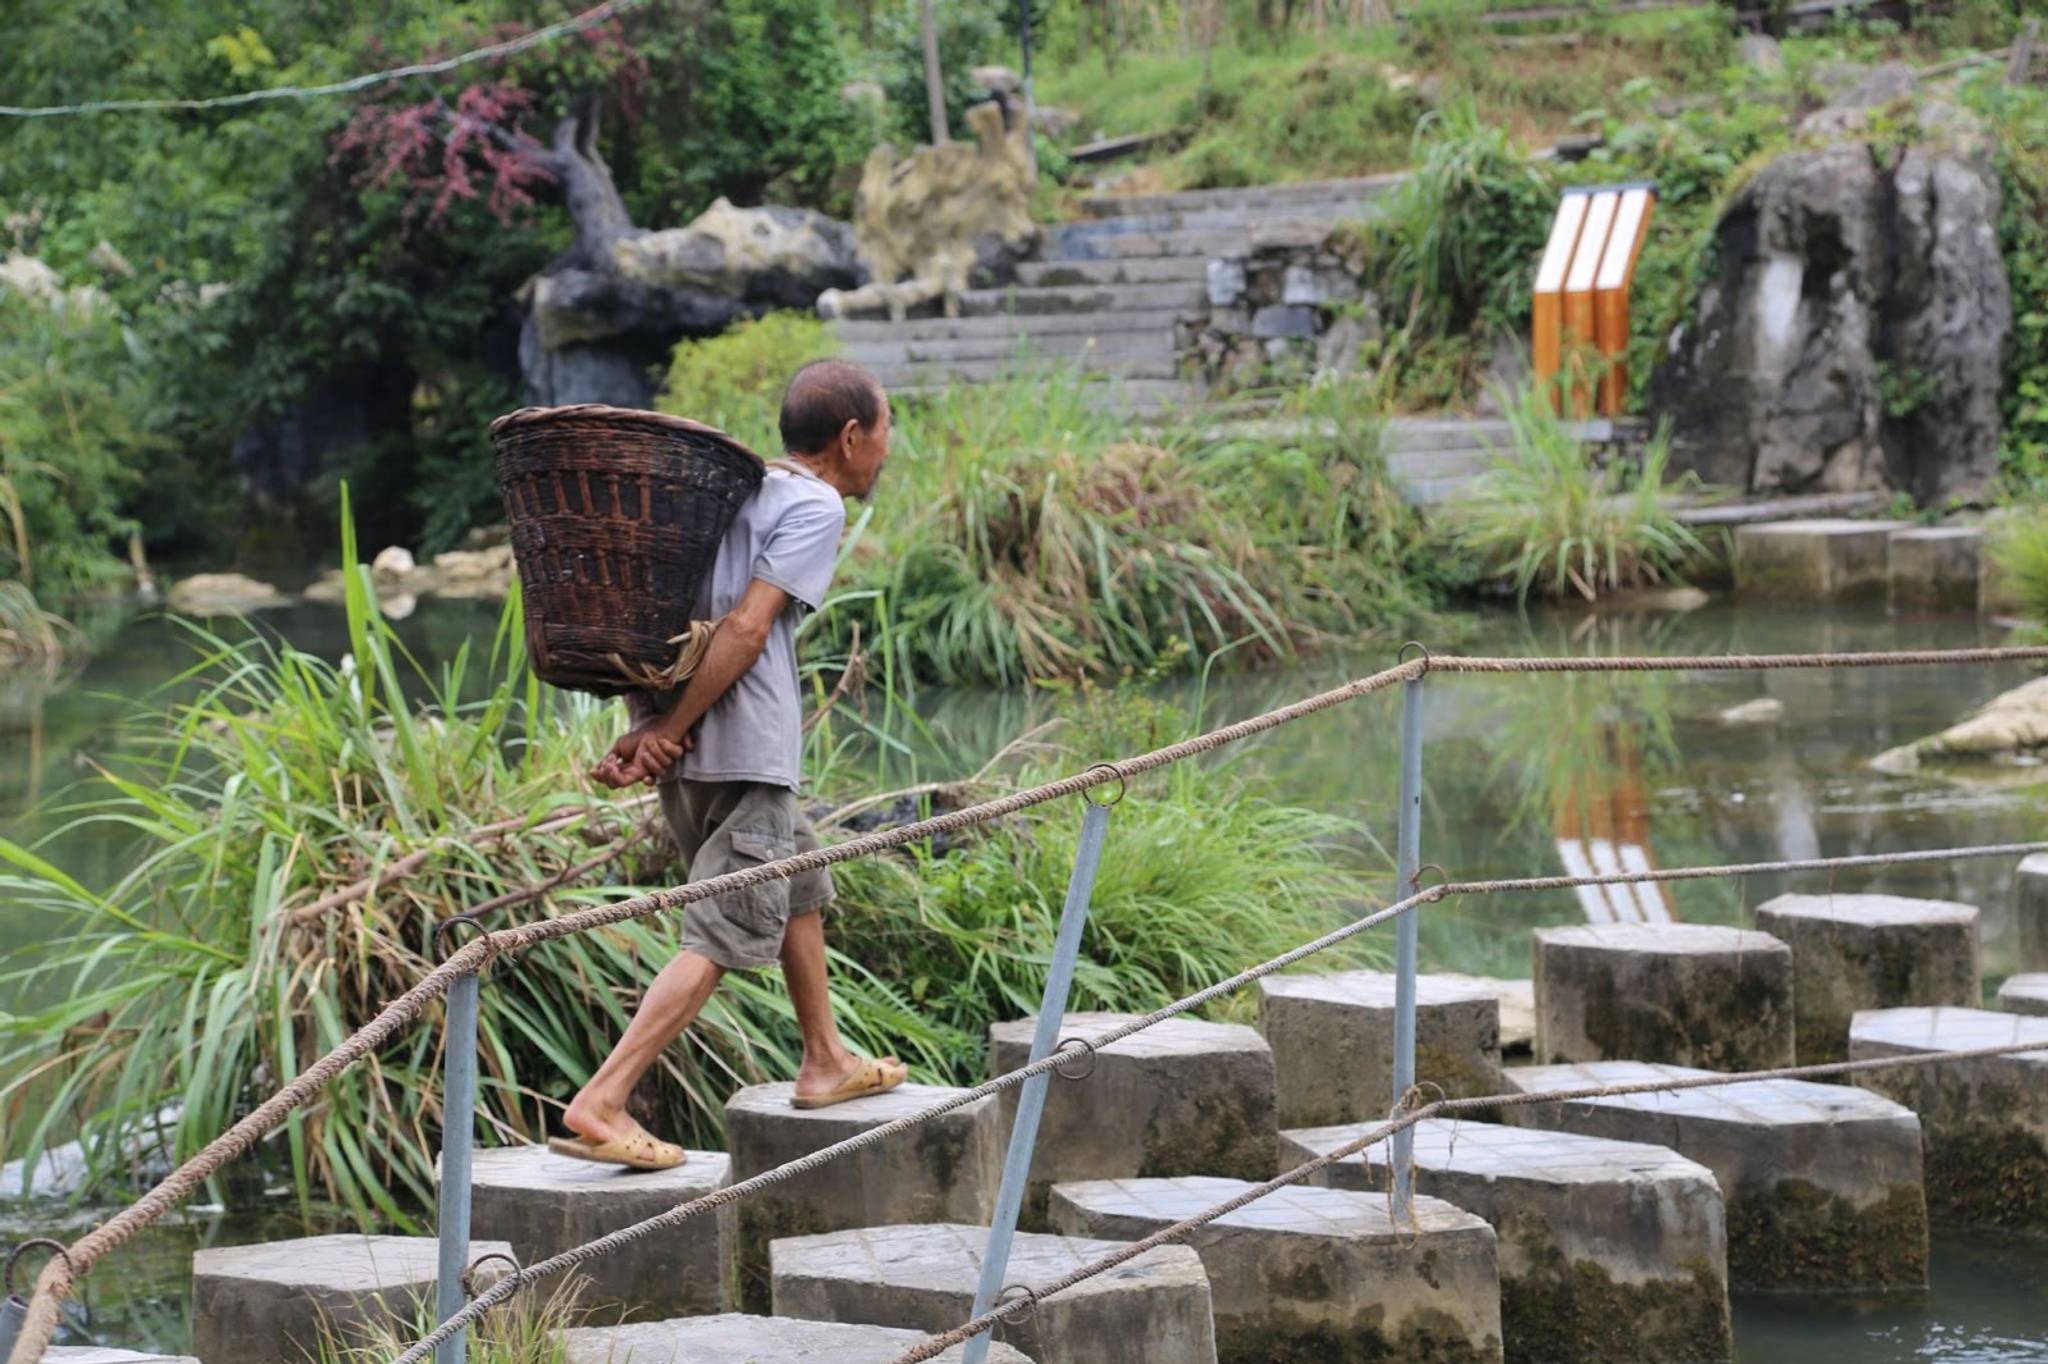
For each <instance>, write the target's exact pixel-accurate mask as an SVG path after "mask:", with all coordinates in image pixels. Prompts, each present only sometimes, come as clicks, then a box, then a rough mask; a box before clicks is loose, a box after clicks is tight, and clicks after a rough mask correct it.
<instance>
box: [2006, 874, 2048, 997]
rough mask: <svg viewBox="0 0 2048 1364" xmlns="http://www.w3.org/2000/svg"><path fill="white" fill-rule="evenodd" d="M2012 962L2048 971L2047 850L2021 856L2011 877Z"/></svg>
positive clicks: (2029, 968)
mask: <svg viewBox="0 0 2048 1364" xmlns="http://www.w3.org/2000/svg"><path fill="white" fill-rule="evenodd" d="M2012 918H2013V925H2012V928H2013V931H2012V938H2013V965H2014V966H2015V967H2016V968H2017V969H2019V970H2021V971H2048V853H2032V854H2030V855H2028V856H2026V857H2023V858H2021V859H2020V863H2019V866H2018V867H2017V868H2016V869H2015V870H2014V872H2013V878H2012Z"/></svg>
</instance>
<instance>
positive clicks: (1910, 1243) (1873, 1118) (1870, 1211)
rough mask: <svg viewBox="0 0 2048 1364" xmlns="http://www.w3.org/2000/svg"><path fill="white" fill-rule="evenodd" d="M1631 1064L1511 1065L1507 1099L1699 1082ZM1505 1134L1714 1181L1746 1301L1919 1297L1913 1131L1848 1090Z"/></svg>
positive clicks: (1889, 1106)
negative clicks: (1565, 1142) (1616, 1144)
mask: <svg viewBox="0 0 2048 1364" xmlns="http://www.w3.org/2000/svg"><path fill="white" fill-rule="evenodd" d="M1711 1073H1712V1072H1710V1071H1703V1070H1692V1069H1688V1068H1686V1067H1684V1066H1672V1065H1653V1064H1650V1063H1648V1062H1643V1061H1600V1062H1590V1063H1583V1064H1579V1065H1569V1066H1511V1067H1509V1068H1508V1069H1507V1070H1506V1071H1504V1072H1503V1073H1502V1076H1501V1079H1502V1082H1503V1084H1504V1086H1505V1088H1506V1089H1507V1090H1508V1091H1509V1092H1513V1093H1523V1094H1536V1093H1543V1092H1546V1091H1554V1090H1560V1089H1580V1088H1584V1087H1587V1086H1593V1085H1624V1084H1640V1083H1642V1082H1644V1081H1650V1080H1658V1079H1687V1078H1691V1077H1694V1076H1700V1075H1707V1074H1711ZM1501 1113H1502V1114H1503V1116H1505V1117H1506V1118H1507V1119H1508V1121H1509V1122H1511V1123H1513V1124H1514V1125H1516V1126H1518V1127H1538V1128H1543V1129H1545V1130H1548V1131H1554V1132H1573V1133H1577V1134H1579V1135H1581V1136H1589V1137H1608V1138H1611V1139H1612V1140H1615V1141H1637V1142H1646V1143H1648V1144H1650V1145H1653V1146H1666V1147H1669V1148H1670V1149H1672V1150H1674V1151H1676V1152H1678V1154H1680V1155H1682V1156H1685V1157H1686V1158H1687V1159H1689V1160H1693V1161H1697V1162H1698V1163H1699V1164H1701V1165H1704V1166H1706V1167H1707V1168H1708V1169H1709V1170H1712V1171H1713V1172H1714V1179H1715V1182H1717V1183H1718V1184H1719V1185H1720V1186H1721V1198H1722V1203H1723V1206H1724V1207H1725V1208H1726V1211H1727V1218H1728V1282H1729V1285H1730V1287H1733V1288H1737V1289H1748V1290H1751V1291H1754V1292H1760V1293H1770V1292H1778V1291H1786V1292H1823V1293H1824V1292H1836V1291H1840V1292H1886V1291H1893V1290H1914V1291H1917V1290H1920V1289H1923V1288H1925V1287H1926V1286H1927V1203H1926V1198H1925V1196H1924V1194H1923V1192H1922V1189H1921V1186H1920V1178H1921V1168H1920V1120H1919V1119H1918V1118H1916V1117H1914V1116H1913V1113H1912V1111H1911V1110H1910V1109H1907V1108H1905V1107H1902V1106H1901V1105H1899V1104H1895V1103H1892V1102H1890V1101H1888V1100H1886V1099H1884V1098H1881V1097H1880V1096H1878V1095H1876V1094H1872V1093H1870V1092H1869V1091H1867V1090H1859V1089H1856V1088H1854V1087H1853V1086H1850V1085H1824V1084H1815V1083H1813V1082H1811V1081H1807V1080H1745V1081H1741V1082H1738V1083H1736V1084H1731V1085H1721V1086H1717V1087H1715V1088H1712V1089H1686V1090H1676V1091H1665V1092H1661V1093H1652V1094H1622V1095H1611V1096H1608V1097H1606V1098H1599V1099H1574V1100H1568V1101H1565V1102H1560V1103H1543V1104H1520V1105H1511V1106H1508V1107H1504V1108H1503V1109H1502V1110H1501Z"/></svg>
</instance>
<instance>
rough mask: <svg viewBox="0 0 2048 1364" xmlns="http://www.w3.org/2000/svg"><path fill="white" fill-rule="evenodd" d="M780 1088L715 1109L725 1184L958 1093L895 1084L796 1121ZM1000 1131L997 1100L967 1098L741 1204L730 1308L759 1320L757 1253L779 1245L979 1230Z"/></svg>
mask: <svg viewBox="0 0 2048 1364" xmlns="http://www.w3.org/2000/svg"><path fill="white" fill-rule="evenodd" d="M791 1088H792V1086H790V1085H788V1084H774V1085H755V1086H753V1087H752V1088H750V1089H743V1090H741V1091H740V1092H739V1093H737V1094H735V1095H733V1096H732V1098H730V1099H728V1100H727V1101H726V1105H725V1136H726V1145H727V1146H728V1147H730V1148H731V1151H732V1178H733V1181H734V1182H735V1183H737V1182H739V1181H740V1180H744V1179H751V1178H753V1177H754V1176H755V1175H758V1174H760V1173H762V1172H763V1171H765V1170H772V1169H774V1168H775V1167H776V1166H778V1165H785V1164H787V1163H789V1162H790V1161H792V1160H796V1159H798V1158H799V1157H802V1156H807V1155H809V1154H810V1153H811V1152H813V1151H816V1150H819V1149H821V1148H823V1147H826V1146H831V1145H833V1144H834V1143H835V1142H840V1141H844V1140H846V1139H847V1138H849V1137H854V1136H858V1135H859V1134H860V1133H862V1132H866V1131H868V1130H870V1129H872V1128H876V1127H881V1126H883V1125H884V1124H886V1123H890V1122H894V1121H895V1120H896V1119H898V1118H904V1117H909V1116H910V1115H912V1114H914V1113H918V1112H921V1111H923V1110H924V1109H927V1108H930V1107H932V1106H933V1105H934V1104H937V1103H940V1102H942V1101H944V1100H946V1099H949V1098H952V1097H953V1096H955V1095H957V1094H958V1093H959V1092H960V1091H959V1090H957V1089H943V1088H939V1087H937V1086H933V1085H917V1084H906V1085H899V1086H897V1087H896V1088H895V1089H892V1090H890V1091H889V1092H888V1093H887V1094H877V1095H873V1096H871V1097H869V1098H865V1099H855V1100H854V1101H853V1102H851V1103H843V1104H838V1105H835V1106H833V1107H831V1108H819V1109H811V1110H808V1111H807V1110H804V1109H798V1108H791V1107H790V1105H789V1097H790V1091H791ZM1002 1128H1003V1124H1002V1117H1001V1114H1000V1113H999V1112H998V1111H997V1108H996V1101H995V1100H994V1099H993V1098H987V1099H977V1100H975V1101H974V1102H973V1103H971V1104H968V1105H966V1106H965V1107H962V1108H956V1109H954V1110H953V1111H951V1112H949V1113H946V1114H943V1115H941V1116H939V1117H937V1118H933V1119H931V1120H930V1121H928V1122H923V1123H919V1124H918V1125H917V1126H915V1127H913V1128H910V1129H909V1130H907V1131H905V1132H901V1133H898V1134H897V1135H896V1136H894V1137H891V1138H890V1139H888V1140H886V1141H882V1142H878V1143H876V1144H875V1145H873V1146H867V1147H863V1148H862V1149H861V1150H858V1151H855V1152H853V1153H852V1154H851V1155H847V1156H842V1157H840V1158H839V1159H837V1160H834V1161H829V1162H827V1163H826V1164H825V1165H823V1166H821V1167H820V1168H818V1169H816V1170H812V1171H809V1172H808V1173H806V1174H801V1175H798V1176H796V1177H795V1178H794V1179H788V1180H784V1181H783V1182H781V1183H779V1184H773V1185H770V1186H769V1187H768V1188H766V1189H763V1190H761V1191H760V1192H759V1193H757V1194H754V1195H752V1196H751V1197H748V1198H743V1199H741V1200H740V1201H739V1204H738V1207H739V1218H738V1226H737V1239H736V1241H735V1244H734V1259H735V1262H736V1264H737V1276H738V1277H737V1283H738V1294H737V1299H738V1302H739V1304H740V1305H741V1306H742V1307H743V1308H744V1309H746V1310H749V1311H756V1312H765V1311H767V1310H768V1302H769V1286H768V1243H769V1242H770V1241H772V1240H774V1239H775V1238H776V1237H778V1236H802V1235H806V1234H808V1233H811V1232H825V1231H840V1230H843V1229H845V1228H848V1227H880V1226H888V1225H891V1224H893V1223H899V1222H982V1223H986V1222H987V1221H988V1219H989V1216H990V1214H991V1213H993V1212H994V1210H995V1193H996V1185H997V1183H998V1181H999V1180H1000V1178H1001V1173H1002V1159H1003V1130H1002Z"/></svg>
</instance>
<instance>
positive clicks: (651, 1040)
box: [562, 938, 824, 1143]
mask: <svg viewBox="0 0 2048 1364" xmlns="http://www.w3.org/2000/svg"><path fill="white" fill-rule="evenodd" d="M819 941H820V949H819V965H820V967H821V969H822V967H823V958H824V953H823V946H822V944H823V939H822V938H821V939H820V940H819ZM724 975H725V968H724V967H723V966H720V965H719V964H718V963H717V962H715V961H713V960H711V958H709V957H707V956H705V955H704V954H703V953H701V952H691V951H683V952H678V953H677V954H676V956H675V958H674V960H672V961H670V962H669V964H668V965H667V966H664V967H662V968H661V974H660V975H658V976H656V977H655V978H654V984H652V985H650V986H649V987H648V988H647V997H646V998H644V999H642V1000H641V1001H640V1007H639V1009H638V1010H636V1011H635V1012H634V1014H633V1021H632V1022H631V1023H630V1024H628V1025H627V1026H626V1033H625V1036H623V1037H621V1038H620V1039H619V1044H618V1045H617V1046H615V1047H613V1048H612V1054H611V1055H610V1056H607V1057H605V1058H604V1064H603V1065H601V1066H599V1067H598V1068H597V1074H595V1075H593V1076H591V1077H590V1083H589V1084H587V1085H585V1086H583V1088H582V1090H581V1091H579V1092H578V1093H577V1095H576V1097H575V1098H573V1099H571V1100H570V1101H569V1107H568V1109H567V1111H565V1112H564V1113H563V1114H562V1122H563V1125H564V1126H566V1127H567V1128H568V1129H569V1130H570V1131H571V1132H574V1133H575V1134H576V1135H578V1136H580V1137H586V1138H588V1139H589V1140H590V1141H592V1142H597V1143H602V1142H607V1141H612V1140H615V1139H617V1138H619V1137H621V1136H623V1135H624V1134H625V1133H627V1132H630V1131H631V1130H632V1129H631V1127H630V1126H628V1125H627V1119H626V1100H627V1098H628V1097H629V1096H631V1094H632V1093H633V1086H635V1085H637V1084H639V1083H640V1077H641V1076H643V1075H645V1074H646V1073H647V1070H648V1067H650V1066H652V1065H653V1064H654V1063H655V1062H656V1061H657V1060H659V1059H660V1057H661V1054H662V1052H664V1051H666V1050H667V1049H668V1045H669V1043H671V1042H673V1041H675V1040H676V1038H678V1037H680V1036H682V1033H683V1029H685V1028H687V1027H689V1026H690V1024H691V1023H692V1022H693V1021H695V1019H696V1017H697V1015H698V1013H699V1012H700V1011H702V1009H703V1008H704V1004H705V1001H707V1000H709V999H710V998H711V992H712V991H714V990H716V989H717V988H718V982H719V981H720V979H722V978H723V977H724Z"/></svg>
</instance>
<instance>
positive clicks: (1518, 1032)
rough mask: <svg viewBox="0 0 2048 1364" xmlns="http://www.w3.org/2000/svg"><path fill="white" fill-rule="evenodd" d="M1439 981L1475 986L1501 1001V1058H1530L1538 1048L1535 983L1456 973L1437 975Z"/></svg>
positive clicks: (1434, 973) (1440, 973) (1442, 972)
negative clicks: (1528, 1056)
mask: <svg viewBox="0 0 2048 1364" xmlns="http://www.w3.org/2000/svg"><path fill="white" fill-rule="evenodd" d="M1431 974H1432V975H1434V976H1435V977H1436V978H1437V979H1438V980H1443V981H1449V982H1450V983H1451V984H1453V985H1475V986H1477V987H1479V988H1480V989H1482V990H1485V991H1486V992H1487V993H1488V994H1490V995H1492V996H1493V997H1494V998H1495V999H1498V1000H1499V1001H1500V1054H1501V1055H1502V1056H1527V1055H1529V1054H1530V1053H1531V1052H1533V1051H1534V1050H1535V1047H1536V982H1535V981H1533V980H1504V979H1502V978H1501V977H1499V976H1468V975H1464V974H1462V973H1460V972H1457V971H1435V972H1432V973H1431Z"/></svg>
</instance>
